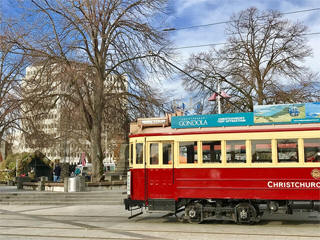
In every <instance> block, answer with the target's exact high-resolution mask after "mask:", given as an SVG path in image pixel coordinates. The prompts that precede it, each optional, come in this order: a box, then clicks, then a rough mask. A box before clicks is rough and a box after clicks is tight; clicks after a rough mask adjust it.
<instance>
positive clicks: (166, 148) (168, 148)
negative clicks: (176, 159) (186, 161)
mask: <svg viewBox="0 0 320 240" xmlns="http://www.w3.org/2000/svg"><path fill="white" fill-rule="evenodd" d="M172 149H173V144H172V143H162V161H163V164H165V165H167V164H172V159H173V157H172V155H173V152H172Z"/></svg>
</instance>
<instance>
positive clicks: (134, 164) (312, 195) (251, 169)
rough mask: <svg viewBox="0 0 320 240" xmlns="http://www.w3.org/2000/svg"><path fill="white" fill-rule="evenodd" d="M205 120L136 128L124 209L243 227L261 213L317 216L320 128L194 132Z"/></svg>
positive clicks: (147, 122)
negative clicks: (312, 213) (299, 211)
mask: <svg viewBox="0 0 320 240" xmlns="http://www.w3.org/2000/svg"><path fill="white" fill-rule="evenodd" d="M176 118H178V120H179V117H176ZM201 121H202V123H203V122H204V121H206V120H205V119H204V118H201V116H200V117H198V118H197V119H196V120H193V121H189V122H188V121H186V122H184V123H183V122H181V121H180V123H179V124H180V125H187V127H188V128H172V127H171V126H170V122H171V117H169V116H167V117H166V118H150V119H139V120H138V122H137V123H133V124H131V126H130V148H129V152H130V153H129V158H130V161H129V162H130V171H129V173H128V182H127V184H128V189H127V190H128V198H127V199H125V206H126V209H127V210H132V209H137V208H143V207H146V208H147V209H148V210H149V211H169V212H171V213H172V214H175V213H177V212H179V211H184V215H183V217H182V219H185V220H187V221H190V222H201V221H203V220H211V219H214V220H232V221H234V222H239V223H253V222H258V221H259V219H260V217H261V216H262V214H263V213H264V212H272V213H276V212H281V213H287V214H290V213H292V212H293V211H294V210H295V209H306V210H309V211H320V123H307V124H273V125H250V126H247V125H244V126H226V127H197V124H198V125H199V124H201ZM139 214H140V213H139ZM133 216H135V215H133Z"/></svg>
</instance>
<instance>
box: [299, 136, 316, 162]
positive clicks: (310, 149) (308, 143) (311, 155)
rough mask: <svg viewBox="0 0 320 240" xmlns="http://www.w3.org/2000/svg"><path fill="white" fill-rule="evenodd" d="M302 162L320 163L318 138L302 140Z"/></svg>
mask: <svg viewBox="0 0 320 240" xmlns="http://www.w3.org/2000/svg"><path fill="white" fill-rule="evenodd" d="M303 141H304V161H305V162H320V138H309V139H304V140H303Z"/></svg>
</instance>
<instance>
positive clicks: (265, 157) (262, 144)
mask: <svg viewBox="0 0 320 240" xmlns="http://www.w3.org/2000/svg"><path fill="white" fill-rule="evenodd" d="M251 149H252V163H264V162H270V163H271V162H272V147H271V140H252V141H251Z"/></svg>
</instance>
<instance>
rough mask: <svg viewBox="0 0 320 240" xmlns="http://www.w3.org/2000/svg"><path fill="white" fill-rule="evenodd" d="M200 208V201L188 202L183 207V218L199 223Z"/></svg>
mask: <svg viewBox="0 0 320 240" xmlns="http://www.w3.org/2000/svg"><path fill="white" fill-rule="evenodd" d="M201 209H202V205H201V204H200V203H191V204H189V205H188V206H186V209H185V219H186V220H187V221H188V222H189V223H200V221H201Z"/></svg>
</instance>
